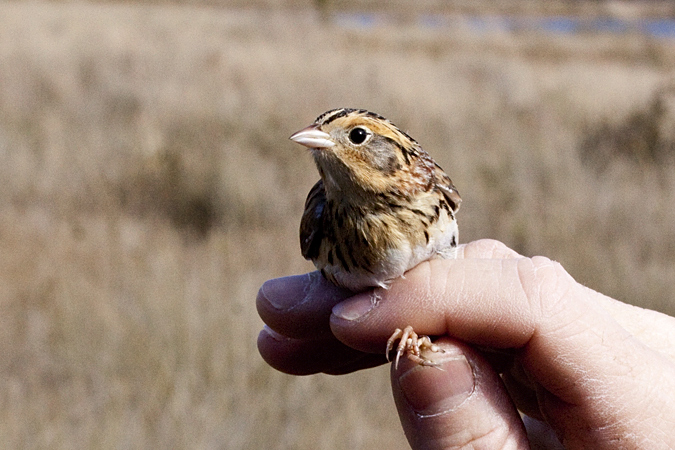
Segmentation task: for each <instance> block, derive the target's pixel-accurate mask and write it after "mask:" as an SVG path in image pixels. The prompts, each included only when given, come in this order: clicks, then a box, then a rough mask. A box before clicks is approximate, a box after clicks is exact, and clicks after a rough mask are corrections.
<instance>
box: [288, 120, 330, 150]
mask: <svg viewBox="0 0 675 450" xmlns="http://www.w3.org/2000/svg"><path fill="white" fill-rule="evenodd" d="M290 139H291V140H292V141H295V142H297V143H298V144H302V145H304V146H305V147H309V148H328V147H332V146H334V145H335V142H333V141H332V140H331V138H330V134H328V133H324V132H323V131H321V130H318V129H317V128H316V125H310V126H308V127H307V128H303V129H302V130H300V131H298V132H297V133H295V134H294V135H293V136H291V137H290Z"/></svg>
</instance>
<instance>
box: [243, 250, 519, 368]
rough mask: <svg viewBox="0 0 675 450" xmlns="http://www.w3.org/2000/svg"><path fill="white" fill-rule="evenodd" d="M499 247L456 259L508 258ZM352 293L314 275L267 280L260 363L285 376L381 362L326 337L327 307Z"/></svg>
mask: <svg viewBox="0 0 675 450" xmlns="http://www.w3.org/2000/svg"><path fill="white" fill-rule="evenodd" d="M518 256H519V255H518V254H517V253H516V252H514V251H513V250H511V249H509V248H508V247H506V246H505V245H504V244H502V243H501V242H499V241H494V240H487V239H486V240H481V241H476V242H472V243H470V244H465V245H462V246H460V247H459V248H458V257H459V258H514V257H518ZM352 295H353V293H352V292H350V291H348V290H345V289H341V288H338V287H336V286H334V285H333V284H331V283H330V282H328V281H327V280H326V279H325V278H324V277H322V276H321V274H320V273H319V272H312V273H308V274H305V275H298V276H290V277H284V278H278V279H274V280H269V281H268V282H266V283H265V284H264V285H263V286H262V287H261V288H260V291H259V292H258V297H257V299H256V305H257V308H258V313H259V315H260V317H261V318H262V319H263V321H264V322H265V323H266V324H267V326H268V328H267V329H264V330H263V331H261V333H260V335H259V337H258V348H259V350H260V353H261V355H262V357H263V358H264V359H265V360H266V361H267V362H268V363H269V364H270V365H271V366H272V367H275V368H276V369H278V370H280V371H282V372H286V373H291V374H297V375H300V374H310V373H318V372H324V373H333V374H337V373H346V372H349V371H355V370H359V369H364V368H368V367H373V366H376V365H379V364H383V363H384V362H386V360H385V358H384V356H383V352H384V348H377V349H375V351H374V353H373V354H368V355H366V354H364V353H363V352H360V351H358V350H354V349H352V348H350V347H347V346H346V345H345V344H343V343H342V342H340V341H338V340H337V339H336V338H335V337H334V336H333V334H332V333H331V331H330V326H329V318H330V315H331V310H332V308H333V306H335V305H336V304H337V303H340V302H341V301H342V300H344V299H346V298H348V297H351V296H352Z"/></svg>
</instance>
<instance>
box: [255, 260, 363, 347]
mask: <svg viewBox="0 0 675 450" xmlns="http://www.w3.org/2000/svg"><path fill="white" fill-rule="evenodd" d="M352 295H354V294H353V292H351V291H348V290H347V289H341V288H339V287H336V286H334V285H333V284H332V283H330V282H329V281H328V280H326V279H325V278H324V277H322V276H321V274H320V273H319V272H310V273H308V274H305V275H296V276H290V277H283V278H276V279H274V280H269V281H267V282H266V283H265V284H263V285H262V287H261V288H260V291H258V297H257V298H256V307H257V308H258V314H259V315H260V318H261V319H262V320H263V321H264V322H265V323H266V324H267V325H268V326H269V327H270V328H272V329H273V330H275V331H276V332H277V333H280V334H282V335H284V336H287V337H293V338H298V339H299V338H306V337H309V338H316V337H317V336H325V335H328V334H330V328H329V325H328V321H329V318H330V315H331V309H332V308H333V306H335V305H336V304H337V303H339V302H341V301H342V300H344V299H346V298H348V297H351V296H352Z"/></svg>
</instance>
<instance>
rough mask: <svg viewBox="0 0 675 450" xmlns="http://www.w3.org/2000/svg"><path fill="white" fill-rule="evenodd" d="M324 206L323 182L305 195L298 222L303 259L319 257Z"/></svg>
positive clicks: (318, 183)
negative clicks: (302, 211) (303, 206)
mask: <svg viewBox="0 0 675 450" xmlns="http://www.w3.org/2000/svg"><path fill="white" fill-rule="evenodd" d="M325 206H326V190H325V189H324V187H323V181H322V180H319V181H317V182H316V184H315V185H314V187H313V188H312V189H311V190H310V191H309V194H307V200H305V212H304V213H303V214H302V220H301V222H300V249H301V250H302V256H304V257H305V259H312V260H313V259H316V258H318V256H319V249H320V247H321V241H322V240H323V237H324V233H323V212H324V209H325Z"/></svg>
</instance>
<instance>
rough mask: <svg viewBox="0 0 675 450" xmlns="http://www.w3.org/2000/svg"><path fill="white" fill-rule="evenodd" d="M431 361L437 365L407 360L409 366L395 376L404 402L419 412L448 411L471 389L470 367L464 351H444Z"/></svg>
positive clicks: (472, 383) (472, 382)
mask: <svg viewBox="0 0 675 450" xmlns="http://www.w3.org/2000/svg"><path fill="white" fill-rule="evenodd" d="M445 358H449V359H445ZM434 361H435V362H437V363H438V364H439V366H432V367H430V366H421V365H419V364H417V363H414V362H412V361H411V365H412V367H411V368H410V369H408V370H407V371H406V372H404V373H403V374H402V375H401V376H400V377H399V379H398V383H399V386H400V387H401V390H402V392H403V395H404V396H405V398H406V400H407V401H408V404H409V405H410V406H411V407H412V409H413V410H415V412H416V413H418V414H419V415H420V416H437V415H440V414H444V413H446V412H449V411H452V410H454V409H456V408H457V407H458V406H459V405H461V404H462V403H463V402H464V401H465V400H466V399H468V398H469V397H470V396H471V393H472V392H473V391H474V386H475V378H474V374H473V369H472V368H471V365H470V364H469V362H468V361H467V359H466V357H465V356H464V355H448V356H444V357H441V358H434ZM439 369H440V370H439Z"/></svg>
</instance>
